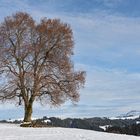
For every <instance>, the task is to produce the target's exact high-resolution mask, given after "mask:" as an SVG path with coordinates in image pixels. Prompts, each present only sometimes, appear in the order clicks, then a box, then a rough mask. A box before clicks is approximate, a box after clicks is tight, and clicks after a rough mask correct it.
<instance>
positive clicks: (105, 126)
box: [99, 125, 112, 130]
mask: <svg viewBox="0 0 140 140" xmlns="http://www.w3.org/2000/svg"><path fill="white" fill-rule="evenodd" d="M111 126H112V125H104V126H99V127H100V128H102V129H103V130H106V128H108V127H111Z"/></svg>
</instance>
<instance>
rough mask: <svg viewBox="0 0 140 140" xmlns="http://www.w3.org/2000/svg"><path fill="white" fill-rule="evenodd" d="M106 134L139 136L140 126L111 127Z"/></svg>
mask: <svg viewBox="0 0 140 140" xmlns="http://www.w3.org/2000/svg"><path fill="white" fill-rule="evenodd" d="M106 132H110V133H118V134H127V135H135V136H140V124H133V125H129V126H124V127H119V126H112V127H108V128H107V129H106Z"/></svg>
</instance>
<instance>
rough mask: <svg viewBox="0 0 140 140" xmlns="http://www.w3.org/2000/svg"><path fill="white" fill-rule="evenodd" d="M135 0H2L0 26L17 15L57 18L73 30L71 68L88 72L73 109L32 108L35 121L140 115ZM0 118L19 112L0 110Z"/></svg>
mask: <svg viewBox="0 0 140 140" xmlns="http://www.w3.org/2000/svg"><path fill="white" fill-rule="evenodd" d="M139 9H140V1H139V0H0V21H3V18H4V17H5V16H9V15H11V14H12V13H15V12H17V11H24V12H28V13H30V14H31V15H32V16H33V18H34V19H36V20H37V21H39V20H40V19H41V18H42V17H48V18H60V19H61V20H62V21H63V22H67V23H69V24H70V25H71V28H72V30H73V33H74V40H75V48H74V53H75V55H74V56H73V61H74V64H75V69H77V70H85V71H86V72H87V77H86V84H85V88H84V89H81V91H80V94H81V99H80V101H79V103H78V104H77V105H76V106H74V105H72V104H71V103H69V102H67V103H66V104H64V105H62V107H60V108H58V109H56V108H49V106H47V107H45V106H44V107H41V106H40V105H38V104H37V103H36V104H35V105H34V108H35V110H34V116H44V115H47V116H60V117H94V116H116V115H120V114H123V113H126V112H128V111H130V110H140V10H139ZM0 114H1V115H0V119H2V118H17V117H22V115H23V112H22V107H18V108H17V107H16V106H15V105H12V104H11V103H8V105H7V104H4V105H3V104H1V105H0Z"/></svg>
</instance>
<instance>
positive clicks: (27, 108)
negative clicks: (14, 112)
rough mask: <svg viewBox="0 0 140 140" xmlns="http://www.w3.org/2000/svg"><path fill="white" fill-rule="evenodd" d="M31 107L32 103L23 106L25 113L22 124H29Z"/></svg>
mask: <svg viewBox="0 0 140 140" xmlns="http://www.w3.org/2000/svg"><path fill="white" fill-rule="evenodd" d="M32 106H33V104H32V103H29V104H28V105H25V108H24V111H25V114H24V120H23V121H24V122H31V121H32V119H31V117H32Z"/></svg>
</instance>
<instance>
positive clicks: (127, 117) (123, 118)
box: [109, 115, 139, 120]
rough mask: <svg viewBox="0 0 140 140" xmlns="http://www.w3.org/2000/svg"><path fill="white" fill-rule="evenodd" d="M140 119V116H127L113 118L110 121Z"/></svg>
mask: <svg viewBox="0 0 140 140" xmlns="http://www.w3.org/2000/svg"><path fill="white" fill-rule="evenodd" d="M137 118H139V115H136V116H126V117H111V118H109V119H110V120H118V119H121V120H126V119H132V120H133V119H137Z"/></svg>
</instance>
